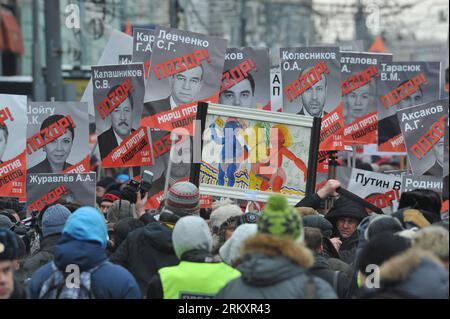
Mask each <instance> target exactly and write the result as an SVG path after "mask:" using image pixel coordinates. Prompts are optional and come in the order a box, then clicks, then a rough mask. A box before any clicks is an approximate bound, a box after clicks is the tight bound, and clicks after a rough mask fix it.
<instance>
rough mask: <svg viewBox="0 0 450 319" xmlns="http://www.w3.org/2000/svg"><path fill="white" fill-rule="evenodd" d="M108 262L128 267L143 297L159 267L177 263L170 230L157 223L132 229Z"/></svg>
mask: <svg viewBox="0 0 450 319" xmlns="http://www.w3.org/2000/svg"><path fill="white" fill-rule="evenodd" d="M110 261H111V262H113V263H116V264H119V265H121V266H123V267H125V268H126V269H128V270H129V271H130V272H131V273H132V274H133V276H134V278H136V281H137V282H138V284H139V287H140V289H141V292H142V296H145V294H146V293H147V288H148V285H149V283H150V280H151V279H152V278H153V276H154V275H155V274H157V272H158V270H159V269H161V268H163V267H169V266H175V265H178V263H179V260H178V258H177V256H176V255H175V251H174V250H173V245H172V229H170V228H169V227H168V226H166V225H165V224H163V223H160V222H154V223H149V224H147V225H146V226H145V227H141V228H139V229H136V230H135V231H133V232H132V233H130V234H129V235H128V237H127V238H126V239H125V241H124V242H123V243H122V244H121V245H120V246H119V247H118V248H117V250H116V251H115V253H114V254H113V255H112V256H111V258H110Z"/></svg>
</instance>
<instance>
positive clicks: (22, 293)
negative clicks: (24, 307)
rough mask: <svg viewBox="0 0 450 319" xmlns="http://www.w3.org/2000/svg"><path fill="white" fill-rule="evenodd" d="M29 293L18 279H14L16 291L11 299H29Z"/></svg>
mask: <svg viewBox="0 0 450 319" xmlns="http://www.w3.org/2000/svg"><path fill="white" fill-rule="evenodd" d="M27 298H28V296H27V291H26V290H25V288H24V287H23V285H22V284H21V283H20V282H19V281H18V280H16V279H14V290H13V293H12V294H11V296H10V297H9V299H27Z"/></svg>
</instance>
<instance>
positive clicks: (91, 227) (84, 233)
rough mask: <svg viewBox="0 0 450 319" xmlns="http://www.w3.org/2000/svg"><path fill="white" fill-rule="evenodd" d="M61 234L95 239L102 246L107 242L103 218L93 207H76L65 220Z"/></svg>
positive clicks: (76, 237)
mask: <svg viewBox="0 0 450 319" xmlns="http://www.w3.org/2000/svg"><path fill="white" fill-rule="evenodd" d="M63 234H64V235H67V236H69V237H71V238H73V239H76V240H80V241H96V242H98V243H100V244H101V245H102V247H103V248H106V245H107V243H108V230H107V228H106V221H105V218H104V217H103V215H102V214H101V213H100V212H99V211H98V210H97V209H95V208H94V207H88V206H86V207H81V208H78V209H77V210H76V211H75V212H74V213H73V214H72V215H70V217H69V219H68V220H67V222H66V226H65V227H64V230H63Z"/></svg>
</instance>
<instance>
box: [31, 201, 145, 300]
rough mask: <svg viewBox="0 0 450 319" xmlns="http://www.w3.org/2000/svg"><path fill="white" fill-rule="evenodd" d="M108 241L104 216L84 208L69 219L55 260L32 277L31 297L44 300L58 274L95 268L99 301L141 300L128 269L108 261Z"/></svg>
mask: <svg viewBox="0 0 450 319" xmlns="http://www.w3.org/2000/svg"><path fill="white" fill-rule="evenodd" d="M107 242H108V235H107V228H106V223H105V220H104V218H103V215H102V214H101V213H100V212H99V211H98V210H96V209H95V208H93V207H82V208H80V209H78V210H77V211H75V212H74V213H73V214H72V215H71V216H70V217H69V219H68V220H67V222H66V224H65V226H64V230H63V235H62V237H61V240H60V242H59V243H58V244H57V245H56V247H55V260H54V262H50V263H48V264H46V265H45V266H43V267H41V268H39V269H38V270H37V271H36V272H35V273H34V274H33V276H32V277H31V280H30V283H29V287H28V288H29V295H30V297H31V298H33V299H37V298H43V297H44V296H45V295H46V294H48V293H49V292H51V291H52V290H51V289H50V290H45V289H46V288H47V286H46V285H45V284H46V281H47V280H48V279H49V278H51V277H52V275H54V274H55V272H56V271H58V270H60V271H62V272H65V271H66V268H67V266H68V265H76V266H78V267H79V269H80V272H81V273H82V272H86V271H89V270H91V269H94V270H93V272H92V276H91V280H92V285H91V290H92V293H93V295H94V296H95V298H97V299H129V298H132V299H136V298H140V296H141V295H140V292H139V288H138V286H137V283H136V281H135V279H134V278H133V276H132V275H131V274H130V273H129V272H128V271H127V270H126V269H124V268H122V267H121V266H118V265H114V264H111V263H108V262H107V256H106V252H105V248H106V245H107Z"/></svg>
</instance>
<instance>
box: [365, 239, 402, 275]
mask: <svg viewBox="0 0 450 319" xmlns="http://www.w3.org/2000/svg"><path fill="white" fill-rule="evenodd" d="M410 247H411V240H409V239H408V238H405V237H402V236H398V235H394V234H391V233H381V234H378V235H376V236H375V237H373V238H372V239H371V240H369V242H368V243H367V245H366V246H365V247H364V248H363V250H362V251H361V255H360V262H359V267H358V268H359V271H361V272H362V273H363V274H364V273H365V271H366V267H367V266H368V265H372V264H374V265H377V266H378V267H380V266H381V265H382V264H383V263H384V262H386V261H387V260H388V259H391V258H392V257H394V256H397V255H399V254H401V253H402V252H404V251H406V250H407V249H409V248H410Z"/></svg>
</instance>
